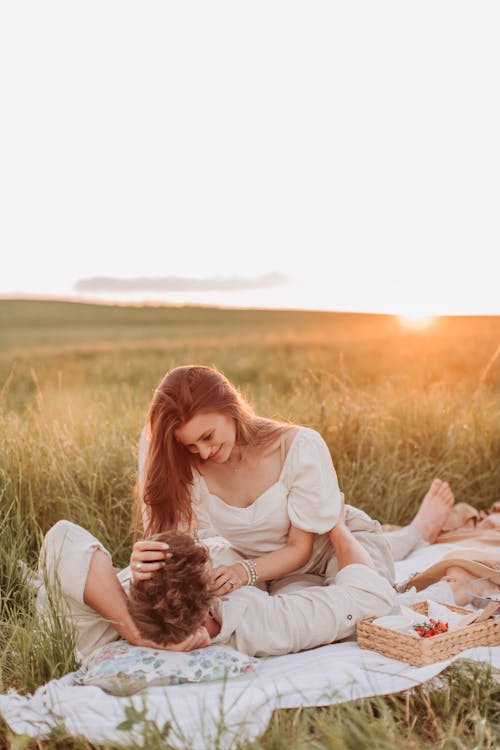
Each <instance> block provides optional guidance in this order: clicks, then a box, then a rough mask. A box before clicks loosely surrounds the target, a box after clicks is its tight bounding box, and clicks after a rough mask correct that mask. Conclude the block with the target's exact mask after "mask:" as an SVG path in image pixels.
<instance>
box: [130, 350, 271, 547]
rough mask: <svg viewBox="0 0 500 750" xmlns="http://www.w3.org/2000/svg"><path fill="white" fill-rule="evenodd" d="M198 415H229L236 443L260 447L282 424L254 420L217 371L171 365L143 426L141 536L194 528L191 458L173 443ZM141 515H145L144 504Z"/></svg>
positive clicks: (139, 511)
mask: <svg viewBox="0 0 500 750" xmlns="http://www.w3.org/2000/svg"><path fill="white" fill-rule="evenodd" d="M200 412H219V413H223V414H227V415H228V416H230V417H232V418H233V419H234V421H235V425H236V443H237V444H240V445H264V444H266V443H269V442H271V440H272V439H273V438H274V437H275V436H276V434H277V432H278V431H279V430H280V429H281V428H282V424H281V423H279V422H275V421H274V420H271V419H263V418H261V417H257V416H256V415H255V413H254V411H253V409H252V407H251V406H250V404H249V403H248V402H247V401H246V400H245V398H244V397H243V396H242V395H241V393H240V392H239V391H238V390H237V389H236V388H235V386H234V385H232V383H230V382H229V380H228V379H227V378H226V377H225V376H224V375H223V374H222V373H221V372H219V370H216V369H215V368H211V367H204V366H201V365H186V366H183V367H176V368H175V369H174V370H171V371H170V372H168V373H167V374H166V375H165V377H164V378H163V380H162V381H161V383H160V385H159V386H158V388H157V389H156V390H155V394H154V396H153V400H152V402H151V406H150V408H149V414H148V419H147V424H148V427H149V449H148V454H147V458H146V471H145V478H144V483H143V491H142V497H141V496H140V492H139V493H138V508H137V510H138V513H137V517H138V518H141V517H142V518H144V517H146V529H145V532H146V536H151V535H152V534H157V533H160V532H162V531H167V530H170V529H180V530H187V529H190V528H191V527H192V525H193V520H194V519H193V508H192V503H191V494H190V485H191V483H192V481H193V463H195V462H196V457H195V455H193V454H191V453H189V451H187V450H186V448H184V446H182V445H181V444H179V443H178V442H177V440H176V439H175V431H176V430H177V429H178V428H179V427H181V426H182V425H184V424H186V422H189V420H190V419H192V418H193V417H194V416H195V414H198V413H200ZM143 504H144V505H145V506H146V513H145V514H144V513H143V511H144V506H143Z"/></svg>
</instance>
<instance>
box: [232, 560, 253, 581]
mask: <svg viewBox="0 0 500 750" xmlns="http://www.w3.org/2000/svg"><path fill="white" fill-rule="evenodd" d="M237 564H238V565H242V566H243V567H244V568H245V571H246V574H247V583H246V585H247V586H255V584H256V583H257V578H258V576H257V566H256V565H255V563H254V561H253V560H238V561H237Z"/></svg>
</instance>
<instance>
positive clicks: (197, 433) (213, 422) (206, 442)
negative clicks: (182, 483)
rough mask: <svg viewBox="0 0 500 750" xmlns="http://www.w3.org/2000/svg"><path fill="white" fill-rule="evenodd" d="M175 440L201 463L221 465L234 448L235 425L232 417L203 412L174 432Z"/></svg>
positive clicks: (218, 413)
mask: <svg viewBox="0 0 500 750" xmlns="http://www.w3.org/2000/svg"><path fill="white" fill-rule="evenodd" d="M174 434H175V438H176V440H177V441H178V442H179V443H180V444H181V445H184V446H185V448H187V450H188V451H190V453H197V454H198V455H199V456H200V458H201V459H203V461H207V460H209V461H213V462H214V463H217V464H223V463H224V462H225V461H227V459H228V458H229V456H230V455H231V452H232V450H233V448H234V444H235V441H236V424H235V421H234V419H233V418H232V417H229V416H228V415H227V414H221V413H220V412H203V413H200V414H195V416H194V417H193V418H192V419H190V420H189V422H186V424H184V425H182V427H179V428H178V429H177V430H176V431H175V433H174Z"/></svg>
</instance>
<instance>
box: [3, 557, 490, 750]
mask: <svg viewBox="0 0 500 750" xmlns="http://www.w3.org/2000/svg"><path fill="white" fill-rule="evenodd" d="M450 548H451V547H450V546H448V545H435V546H432V547H427V548H424V549H421V550H418V551H417V552H415V553H414V554H413V555H412V556H411V557H410V558H408V559H407V560H405V561H404V562H402V563H398V564H397V572H398V580H402V579H403V578H405V577H406V576H407V575H408V574H409V573H411V572H413V571H415V570H420V569H422V568H424V567H426V566H428V565H430V564H432V563H433V562H435V561H436V560H438V559H440V558H441V557H442V555H443V554H444V552H445V551H447V549H450ZM455 658H467V659H474V660H477V661H484V662H487V663H489V664H491V665H492V666H494V667H495V668H499V669H500V646H497V647H495V648H487V647H484V648H475V649H469V650H468V651H464V652H462V653H461V654H459V655H458V656H457V657H455ZM451 661H452V660H446V661H442V662H438V663H435V664H432V665H430V666H427V667H411V666H409V665H408V664H404V663H403V662H400V661H395V660H393V659H387V658H386V657H384V656H381V655H379V654H377V653H375V652H373V651H364V650H362V649H360V648H359V647H358V646H357V644H356V643H354V642H344V643H335V644H332V645H331V646H323V647H322V648H317V649H313V650H311V651H304V652H302V653H300V654H290V655H289V656H279V657H271V658H268V659H262V663H261V664H259V666H258V668H257V670H256V671H255V672H254V673H250V674H249V675H248V676H247V675H245V676H241V677H237V678H233V679H230V680H227V681H226V682H225V683H222V682H208V683H201V684H185V685H175V686H172V687H168V688H160V687H156V688H150V689H148V690H144V691H142V692H141V693H139V694H137V695H135V696H132V697H128V698H118V697H115V696H112V695H108V694H107V693H104V692H103V691H102V690H100V689H99V688H94V687H81V686H74V685H72V675H66V677H63V678H62V679H60V680H52V681H51V682H49V683H48V684H47V685H44V686H42V687H40V688H39V689H38V690H37V691H36V692H35V694H34V695H33V696H31V697H25V696H20V695H18V694H17V693H15V692H9V693H8V694H7V695H1V696H0V712H1V714H2V715H3V717H4V718H5V720H6V722H7V723H8V724H9V726H10V727H11V728H12V729H13V731H15V732H17V733H19V734H28V735H30V736H33V737H34V736H44V735H47V734H48V733H49V732H50V730H51V729H53V728H55V727H61V726H62V725H64V728H65V730H66V732H67V733H68V734H72V735H76V734H80V735H83V736H85V737H86V738H87V739H88V740H90V741H91V742H99V741H100V742H104V741H108V742H115V743H117V744H118V743H122V744H128V743H129V742H131V741H132V740H133V739H135V740H136V741H137V740H139V738H141V737H145V736H147V733H148V732H151V731H152V730H156V728H158V729H163V728H165V725H166V723H167V722H169V723H170V729H169V730H167V729H166V730H165V731H166V732H167V731H168V741H169V742H170V743H171V744H172V745H173V746H174V747H177V748H184V747H186V746H189V747H190V748H192V750H208V749H209V748H210V747H218V748H230V747H232V746H234V744H235V742H236V740H238V741H241V740H244V739H254V738H255V737H257V736H258V735H259V734H261V733H262V732H263V731H264V730H265V729H266V726H267V724H268V722H269V720H270V718H271V714H272V712H273V711H274V710H275V709H277V708H294V707H298V706H321V705H327V704H332V703H341V702H343V701H347V700H352V699H355V698H362V697H368V696H373V695H386V694H388V693H395V692H399V691H401V690H406V689H407V688H412V687H414V686H415V685H418V684H420V683H422V682H424V681H425V680H429V679H430V678H432V677H434V676H435V675H436V674H438V673H439V672H441V671H442V670H443V669H444V668H445V667H447V666H448V664H450V663H451ZM123 722H125V725H124V726H123V727H122V728H119V725H120V724H122V723H123ZM145 744H146V745H147V743H145Z"/></svg>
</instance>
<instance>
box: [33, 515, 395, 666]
mask: <svg viewBox="0 0 500 750" xmlns="http://www.w3.org/2000/svg"><path fill="white" fill-rule="evenodd" d="M330 536H331V540H332V544H333V545H334V548H335V552H336V557H337V563H338V572H337V574H336V576H335V579H334V583H333V584H331V585H327V586H322V585H310V584H311V583H316V582H317V581H316V580H310V579H311V578H313V577H309V580H304V577H302V578H301V580H299V581H296V582H295V583H294V581H293V580H289V581H288V583H287V586H286V587H285V588H284V589H283V590H282V591H281V592H280V593H278V594H275V595H273V596H270V595H269V594H268V593H267V592H266V591H264V590H261V589H259V588H257V587H255V586H244V587H242V588H240V589H238V590H237V591H234V592H233V593H231V594H230V595H228V596H224V597H222V598H216V599H213V594H212V587H211V580H212V579H211V573H210V563H209V555H208V552H207V550H206V548H204V547H203V546H201V545H199V544H198V543H197V542H195V541H194V540H193V539H192V538H191V537H190V536H189V535H186V534H177V533H175V532H169V533H168V534H167V536H166V537H164V538H162V537H160V538H157V539H156V540H155V541H154V544H155V545H158V546H157V549H160V548H162V549H164V550H168V552H167V554H168V558H167V559H166V560H165V565H164V566H163V567H162V568H161V569H160V570H159V571H157V574H155V576H153V577H152V579H151V582H149V581H132V582H131V583H130V573H129V572H128V573H127V571H123V572H122V573H119V574H117V573H116V571H115V569H114V568H113V566H112V562H111V557H110V555H109V553H108V552H107V550H105V548H104V547H103V546H102V544H101V543H100V542H99V541H98V540H97V539H96V538H95V537H93V536H92V535H91V534H89V532H87V531H86V530H85V529H82V528H81V527H79V526H76V525H75V524H72V523H70V522H68V521H59V522H58V523H57V524H56V525H55V526H54V527H52V529H50V530H49V532H48V533H47V535H46V537H45V540H44V544H43V547H42V551H41V557H40V567H41V571H42V573H43V575H44V580H45V585H43V586H42V587H41V589H40V591H39V594H38V597H37V608H38V610H39V612H40V613H42V614H44V613H47V612H48V611H49V610H51V609H52V611H54V607H56V608H57V611H58V614H59V616H63V617H64V618H68V620H69V621H70V623H71V624H72V626H73V628H74V633H75V638H76V642H75V647H76V651H77V653H78V655H79V656H80V657H85V656H88V655H89V654H91V653H92V651H94V650H95V649H96V648H98V647H99V646H102V645H104V644H105V643H109V642H110V641H113V640H115V639H117V638H119V637H122V638H125V639H126V640H128V641H129V642H130V643H132V644H135V645H141V646H149V647H153V648H158V647H163V648H167V649H170V650H176V651H188V650H192V649H194V648H201V647H203V646H207V645H209V644H210V643H227V644H228V645H230V646H232V647H233V648H236V649H237V650H239V651H243V652H245V653H247V654H249V655H255V656H271V655H278V654H285V653H292V652H296V651H301V650H304V649H308V648H314V647H316V646H320V645H324V644H327V643H332V642H333V641H336V640H341V639H344V638H347V637H349V636H352V635H353V633H354V632H355V628H356V623H357V621H358V619H359V618H360V617H363V616H365V615H383V614H387V613H388V612H389V611H390V610H391V609H392V606H393V602H394V598H395V591H394V589H393V587H392V586H391V584H390V583H389V581H388V580H386V578H384V577H383V576H382V575H380V574H379V573H378V572H377V571H376V570H375V567H374V563H373V561H372V558H371V556H370V554H369V553H368V551H367V550H366V549H365V548H364V547H363V546H362V544H361V543H360V541H359V540H358V539H356V537H355V536H354V534H353V533H351V531H350V530H349V529H348V528H347V526H346V524H345V522H344V520H343V519H342V520H341V521H340V522H339V523H338V524H337V526H336V527H335V528H334V529H333V530H332V531H331V532H330ZM166 540H168V541H166ZM148 544H149V545H151V544H152V541H151V540H148ZM167 545H168V546H167ZM212 557H213V559H212V561H213V563H214V564H216V565H218V564H231V563H233V562H235V561H236V560H237V559H239V556H238V554H237V553H236V552H235V551H234V550H232V549H230V548H226V549H224V550H222V552H219V551H214V552H213V555H212ZM127 587H128V588H129V589H130V591H129V596H128V595H127V592H126V589H127ZM165 592H167V594H166V593H165Z"/></svg>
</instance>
